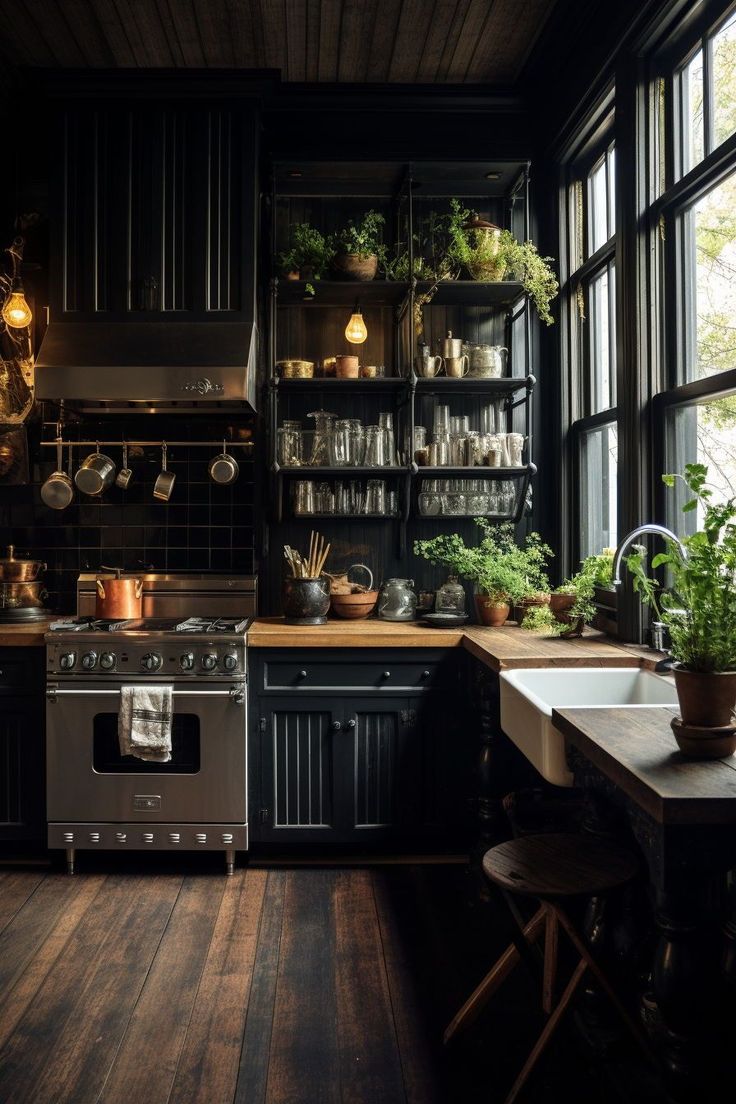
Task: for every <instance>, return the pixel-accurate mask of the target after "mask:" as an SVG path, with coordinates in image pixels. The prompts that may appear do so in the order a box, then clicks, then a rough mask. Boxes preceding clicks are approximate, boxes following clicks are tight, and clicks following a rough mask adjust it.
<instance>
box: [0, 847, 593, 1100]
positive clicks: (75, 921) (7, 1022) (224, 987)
mask: <svg viewBox="0 0 736 1104" xmlns="http://www.w3.org/2000/svg"><path fill="white" fill-rule="evenodd" d="M107 869H108V870H114V871H115V872H114V873H109V872H108V873H106V872H104V868H103V872H92V873H87V872H82V873H79V874H77V875H76V876H75V877H73V878H69V877H67V876H66V875H65V874H62V873H56V872H52V873H43V872H42V873H38V872H34V873H31V872H27V871H12V872H7V873H6V872H2V871H0V1101H1V1102H2V1104H124V1102H125V1104H128V1102H132V1104H374V1102H375V1104H378V1102H379V1101H380V1102H381V1104H442V1102H447V1104H456V1102H460V1101H462V1102H463V1104H474V1102H475V1101H478V1102H480V1101H483V1102H484V1104H487V1102H495V1101H497V1100H498V1101H500V1100H502V1099H503V1096H504V1094H505V1091H506V1089H507V1088H508V1086H509V1084H510V1083H511V1081H512V1080H513V1074H514V1073H515V1071H516V1070H517V1069H518V1067H519V1065H520V1064H521V1061H522V1060H523V1057H524V1055H525V1052H526V1050H527V1049H528V1047H529V1044H530V1042H531V1039H533V1037H534V1035H535V1034H536V1032H537V1031H538V1029H539V1025H540V1020H539V1018H538V1014H537V1012H536V1010H535V1008H534V1007H533V1000H532V998H531V997H530V994H531V987H530V986H529V984H528V982H526V981H525V979H524V976H523V972H522V973H520V974H519V978H518V980H517V984H516V987H514V985H512V984H510V983H509V988H508V990H507V991H505V992H504V999H503V1001H501V1002H497V1004H496V1006H495V1007H491V1009H490V1010H489V1011H488V1012H487V1013H484V1015H483V1017H482V1018H481V1019H480V1020H479V1021H478V1024H477V1025H476V1026H475V1027H474V1029H473V1031H472V1032H469V1033H468V1037H467V1039H463V1040H462V1041H461V1042H460V1043H459V1044H458V1045H457V1046H456V1047H454V1048H452V1050H451V1051H450V1052H448V1053H444V1052H443V1050H442V1047H441V1044H440V1040H441V1035H442V1030H443V1028H444V1026H445V1025H446V1023H447V1021H448V1020H449V1019H450V1017H451V1016H452V1014H453V1013H454V1012H455V1011H456V1010H457V1008H458V1007H459V1005H460V1004H461V1003H462V1001H463V1000H464V998H465V997H466V996H467V994H468V992H469V991H470V990H471V989H472V988H473V987H474V985H475V984H476V983H477V980H478V979H479V978H480V977H482V976H483V974H484V973H485V972H486V970H487V969H488V967H489V966H490V964H491V962H492V961H493V959H494V958H495V957H496V955H497V953H498V951H499V950H500V949H501V948H502V946H504V945H505V942H506V937H505V931H504V929H503V925H502V924H499V925H498V926H496V925H494V924H491V925H490V927H489V914H488V912H487V911H485V910H484V909H482V908H480V907H479V906H478V903H477V899H476V897H475V893H474V891H473V881H472V878H471V877H470V876H469V873H468V871H467V870H466V869H465V868H464V867H462V866H457V865H455V866H452V865H431V864H423V865H407V866H402V865H395V866H373V867H335V866H325V867H306V866H295V867H293V868H286V867H278V868H259V867H258V866H250V867H248V868H247V869H239V870H238V871H237V872H236V874H235V876H234V877H233V878H225V877H224V876H223V875H222V873H221V871H220V870H219V868H218V869H217V870H216V871H214V870H213V871H208V870H207V869H204V870H203V869H202V868H201V867H200V868H197V869H196V872H189V871H184V870H178V871H176V870H172V869H171V868H170V867H168V868H167V867H166V866H165V865H164V864H163V860H162V862H160V863H159V864H158V866H156V865H154V866H153V867H152V868H149V869H140V868H136V867H135V866H133V867H128V868H126V867H116V866H114V865H113V864H112V863H111V864H110V865H109V866H108V868H107ZM530 1009H531V1011H530ZM563 1066H564V1062H563ZM567 1074H569V1070H568V1071H567ZM561 1084H564V1085H565V1095H564V1099H565V1101H566V1102H571V1101H574V1100H577V1099H580V1100H583V1099H584V1100H585V1101H586V1104H592V1102H594V1101H596V1100H598V1099H603V1098H602V1097H600V1098H599V1097H598V1096H597V1095H595V1093H591V1090H590V1084H589V1083H588V1082H585V1084H583V1082H582V1081H581V1091H580V1095H579V1097H578V1096H577V1095H576V1092H575V1087H574V1085H571V1083H570V1079H569V1076H568V1075H566V1074H565V1071H564V1070H561V1069H559V1068H558V1069H557V1070H555V1063H554V1056H553V1060H552V1061H551V1062H548V1063H547V1066H546V1067H545V1068H543V1069H542V1070H541V1071H540V1073H539V1074H538V1075H537V1076H536V1080H535V1082H534V1085H533V1087H532V1089H531V1090H530V1092H529V1095H528V1100H530V1101H533V1100H542V1099H547V1100H548V1099H562V1097H559V1096H555V1095H554V1093H555V1091H556V1090H558V1089H559V1086H560V1085H561ZM537 1094H541V1095H537ZM551 1094H552V1095H551Z"/></svg>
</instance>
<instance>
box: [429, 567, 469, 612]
mask: <svg viewBox="0 0 736 1104" xmlns="http://www.w3.org/2000/svg"><path fill="white" fill-rule="evenodd" d="M434 608H435V612H436V613H450V614H453V615H454V616H456V617H462V616H464V614H465V588H464V587H463V585H462V584H461V583H459V582H458V579H457V575H448V577H447V582H445V583H443V584H442V586H441V587H440V588H439V590H438V591H437V597H436V599H435V605H434Z"/></svg>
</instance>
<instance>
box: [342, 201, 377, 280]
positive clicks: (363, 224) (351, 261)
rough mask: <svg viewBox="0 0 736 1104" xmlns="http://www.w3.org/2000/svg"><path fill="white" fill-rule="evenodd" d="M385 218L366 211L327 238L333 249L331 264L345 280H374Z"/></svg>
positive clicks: (374, 212) (375, 212)
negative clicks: (358, 219)
mask: <svg viewBox="0 0 736 1104" xmlns="http://www.w3.org/2000/svg"><path fill="white" fill-rule="evenodd" d="M384 222H385V219H384V217H383V215H381V214H379V212H378V211H366V213H365V214H364V215H363V218H362V219H361V220H360V222H357V223H356V222H354V221H353V220H352V219H351V220H350V221H349V222H348V224H347V226H346V227H345V228H344V229H343V230H340V231H339V233H337V234H336V235H334V236H333V237H332V238H331V239H330V244H331V246H332V248H333V250H334V256H333V260H332V266H333V268H334V270H335V272H336V273H337V275H339V276H341V277H343V278H344V279H346V280H363V281H365V280H374V279H375V277H376V272H377V271H378V261H379V258H382V257H383V256H384V249H385V247H384V245H383V242H382V235H383V224H384Z"/></svg>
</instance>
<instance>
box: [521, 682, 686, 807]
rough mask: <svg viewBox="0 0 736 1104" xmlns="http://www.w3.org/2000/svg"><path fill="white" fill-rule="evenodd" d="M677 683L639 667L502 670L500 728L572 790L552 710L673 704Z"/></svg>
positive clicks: (550, 776)
mask: <svg viewBox="0 0 736 1104" xmlns="http://www.w3.org/2000/svg"><path fill="white" fill-rule="evenodd" d="M676 703H677V693H676V691H675V686H674V682H672V681H671V680H668V679H665V678H662V677H661V676H660V675H655V674H652V672H651V671H642V670H639V668H637V667H568V668H563V669H561V668H559V667H543V668H537V667H534V668H531V669H528V670H523V671H502V672H501V728H502V729H503V731H504V732H505V733H506V735H507V736H508V737H509V739H510V740H511V741H512V742H513V743H514V744H516V746H517V747H518V749H519V750H520V751H521V752H523V754H524V755H525V756H526V757H527V759H528V760H529V762H530V763H532V764H533V765H534V766H535V767H536V768H537V770H538V771H539V773H540V774H541V775H542V777H543V778H546V779H547V781H548V782H553V783H554V784H555V785H556V786H571V785H572V781H573V778H572V774H571V773H570V771H569V770H568V766H567V761H566V758H565V738H564V736H563V735H562V733H561V732H559V731H558V730H557V729H556V728H554V726H553V725H552V710H553V709H579V708H581V707H582V708H585V709H605V708H609V709H610V708H611V706H617V705H620V706H625V707H626V708H627V709H628V708H631V707H632V706H633V707H642V708H646V707H651V706H658V705H675V704H676Z"/></svg>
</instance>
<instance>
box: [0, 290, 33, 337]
mask: <svg viewBox="0 0 736 1104" xmlns="http://www.w3.org/2000/svg"><path fill="white" fill-rule="evenodd" d="M32 318H33V314H32V313H31V308H30V307H29V306H28V303H26V298H25V295H24V294H23V285H22V284H21V282H20V280H18V281H17V282H15V283H14V284H13V290H12V291H11V292H10V295H9V296H8V297H7V299H6V300H5V302H4V304H3V320H4V321H5V323H6V325H8V326H10V327H12V329H14V330H22V329H24V328H25V327H26V326H30V324H31V319H32Z"/></svg>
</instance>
